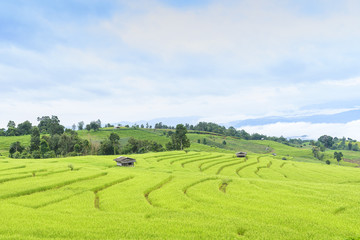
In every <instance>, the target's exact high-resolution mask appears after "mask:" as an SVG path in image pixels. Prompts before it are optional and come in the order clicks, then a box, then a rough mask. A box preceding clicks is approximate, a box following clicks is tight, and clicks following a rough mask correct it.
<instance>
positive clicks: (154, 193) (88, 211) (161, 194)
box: [0, 151, 360, 240]
mask: <svg viewBox="0 0 360 240" xmlns="http://www.w3.org/2000/svg"><path fill="white" fill-rule="evenodd" d="M115 157H116V156H84V157H73V158H55V159H36V160H34V159H10V158H7V157H4V156H2V157H0V216H1V217H0V239H6V240H8V239H30V240H40V239H59V240H60V239H343V240H345V239H346V240H350V239H360V224H359V223H360V220H359V219H360V169H359V168H354V167H344V166H337V165H335V164H331V165H325V164H319V163H308V162H296V161H292V160H281V158H279V157H274V156H272V155H271V154H255V153H251V154H248V157H247V158H236V157H235V156H234V155H233V154H232V153H226V152H201V151H198V152H195V151H190V152H188V153H185V152H184V151H174V152H162V153H148V154H142V155H132V156H130V157H133V158H135V159H136V161H137V162H136V165H135V167H117V166H116V163H115V162H114V161H113V159H114V158H115Z"/></svg>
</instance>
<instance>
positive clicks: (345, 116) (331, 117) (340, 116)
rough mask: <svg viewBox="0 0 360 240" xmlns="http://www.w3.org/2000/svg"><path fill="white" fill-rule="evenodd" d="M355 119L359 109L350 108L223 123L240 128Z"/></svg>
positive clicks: (339, 121) (344, 121) (359, 117)
mask: <svg viewBox="0 0 360 240" xmlns="http://www.w3.org/2000/svg"><path fill="white" fill-rule="evenodd" d="M355 120H360V109H357V110H350V111H345V112H341V113H336V114H319V115H312V116H303V117H276V116H272V117H264V118H253V119H245V120H239V121H233V122H229V123H227V124H225V125H226V126H233V127H235V128H240V127H243V126H257V125H265V124H272V123H278V122H284V123H290V122H309V123H347V122H351V121H355Z"/></svg>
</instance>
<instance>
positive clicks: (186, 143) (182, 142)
mask: <svg viewBox="0 0 360 240" xmlns="http://www.w3.org/2000/svg"><path fill="white" fill-rule="evenodd" d="M186 133H187V130H186V128H185V126H184V125H182V124H178V125H176V131H175V133H174V134H173V135H172V137H171V139H172V148H173V149H175V150H183V149H184V148H188V147H190V140H189V139H188V138H187V136H186Z"/></svg>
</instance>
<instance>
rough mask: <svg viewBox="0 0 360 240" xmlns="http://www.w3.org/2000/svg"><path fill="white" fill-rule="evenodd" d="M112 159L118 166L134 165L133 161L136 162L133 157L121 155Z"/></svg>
mask: <svg viewBox="0 0 360 240" xmlns="http://www.w3.org/2000/svg"><path fill="white" fill-rule="evenodd" d="M114 161H115V162H116V163H117V165H118V166H120V167H134V162H136V160H135V159H133V158H129V157H123V156H120V157H118V158H115V159H114Z"/></svg>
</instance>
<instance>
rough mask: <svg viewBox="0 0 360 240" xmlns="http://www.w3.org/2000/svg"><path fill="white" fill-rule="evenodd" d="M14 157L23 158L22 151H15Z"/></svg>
mask: <svg viewBox="0 0 360 240" xmlns="http://www.w3.org/2000/svg"><path fill="white" fill-rule="evenodd" d="M12 157H13V158H21V153H20V152H15V153H14V154H13V155H12Z"/></svg>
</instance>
